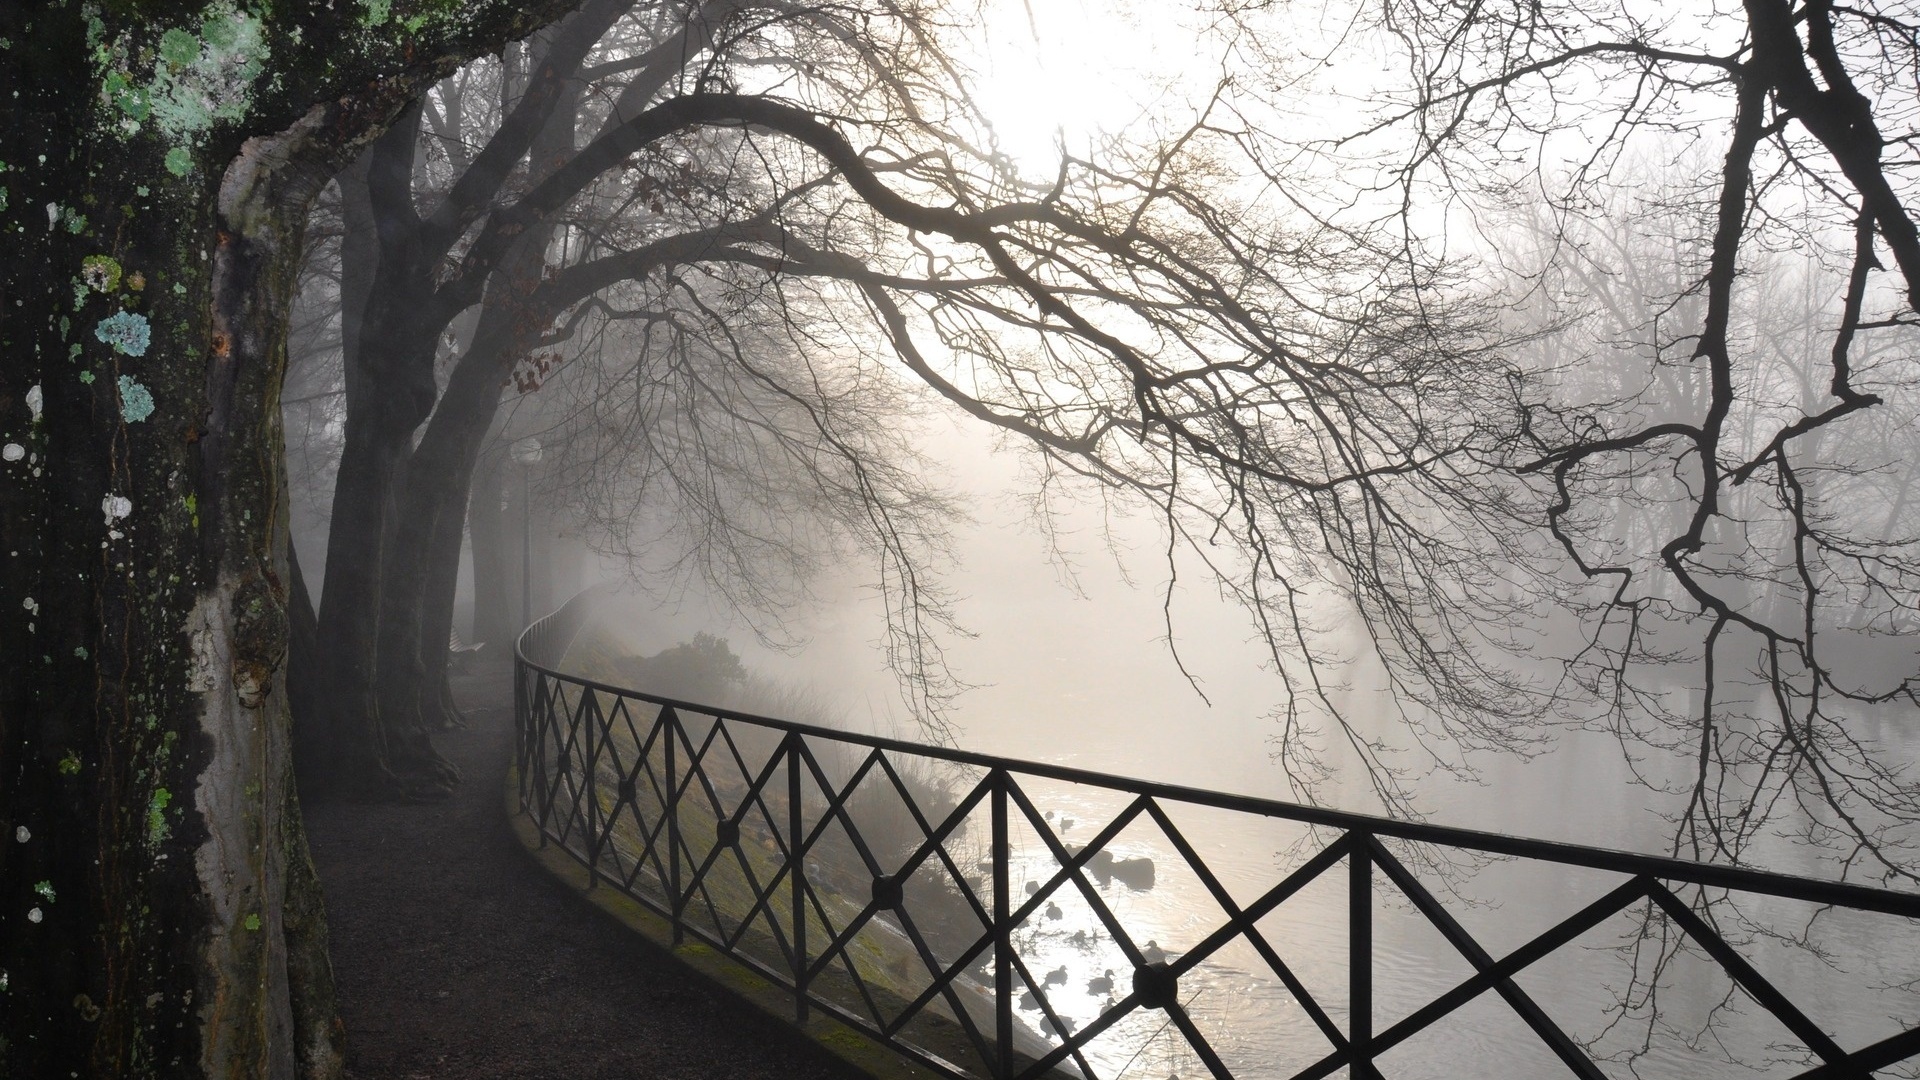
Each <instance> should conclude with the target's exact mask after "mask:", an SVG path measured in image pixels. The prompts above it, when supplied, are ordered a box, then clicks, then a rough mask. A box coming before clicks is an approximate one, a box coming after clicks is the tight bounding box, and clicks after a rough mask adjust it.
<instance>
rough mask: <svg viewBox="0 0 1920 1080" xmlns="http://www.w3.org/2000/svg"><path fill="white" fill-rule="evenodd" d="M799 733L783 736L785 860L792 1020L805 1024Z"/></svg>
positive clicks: (804, 895)
mask: <svg viewBox="0 0 1920 1080" xmlns="http://www.w3.org/2000/svg"><path fill="white" fill-rule="evenodd" d="M800 745H801V743H800V733H799V732H797V731H790V732H788V733H787V833H788V840H787V857H788V858H789V859H791V860H792V861H793V865H792V867H791V868H790V870H789V871H788V872H789V874H790V875H791V877H792V879H793V1018H794V1020H796V1021H798V1022H799V1023H803V1024H804V1023H806V1020H807V878H806V875H807V859H806V855H805V854H804V853H803V852H802V851H801V850H800V843H801V841H802V839H804V837H803V835H802V830H803V829H804V828H805V822H804V821H803V820H802V819H801V816H800Z"/></svg>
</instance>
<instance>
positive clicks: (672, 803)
mask: <svg viewBox="0 0 1920 1080" xmlns="http://www.w3.org/2000/svg"><path fill="white" fill-rule="evenodd" d="M658 723H659V725H660V738H661V739H663V740H665V741H666V744H667V745H666V757H667V761H666V766H667V767H666V773H667V800H666V802H667V805H666V815H667V911H668V912H669V913H670V914H671V915H672V922H673V943H674V944H675V945H678V944H680V942H681V939H682V937H683V936H684V935H683V933H682V931H681V929H680V916H681V914H682V913H683V910H684V909H683V908H682V906H681V903H680V782H679V780H678V779H677V778H676V777H675V776H674V768H673V759H674V755H675V749H674V744H675V743H677V742H679V741H680V740H679V739H678V737H677V734H678V732H679V729H680V714H679V713H677V712H674V711H673V706H671V705H662V706H660V718H659V720H658ZM656 865H658V864H656Z"/></svg>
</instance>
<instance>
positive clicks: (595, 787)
mask: <svg viewBox="0 0 1920 1080" xmlns="http://www.w3.org/2000/svg"><path fill="white" fill-rule="evenodd" d="M584 690H585V692H584V693H583V694H581V696H580V705H579V707H578V708H577V709H575V710H574V711H575V712H576V713H577V714H578V716H579V721H578V722H579V724H580V726H581V728H582V729H583V730H584V731H585V733H586V736H587V755H586V763H585V764H586V770H587V814H586V818H587V820H586V826H587V888H588V889H593V888H597V887H598V886H599V884H600V838H601V835H602V832H601V820H600V819H601V814H600V743H601V739H600V737H599V736H600V734H601V733H600V732H599V731H597V730H596V727H597V726H598V725H597V724H596V723H595V720H596V719H597V717H598V715H599V712H600V699H599V696H598V695H597V694H596V693H595V691H594V690H593V689H592V688H591V687H587V688H584Z"/></svg>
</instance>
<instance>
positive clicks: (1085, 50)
mask: <svg viewBox="0 0 1920 1080" xmlns="http://www.w3.org/2000/svg"><path fill="white" fill-rule="evenodd" d="M982 23H983V29H982V32H981V35H980V37H979V38H978V47H979V48H980V50H981V56H980V59H979V61H978V63H977V69H978V70H979V72H980V78H979V83H978V86H977V88H976V91H975V100H976V101H977V103H978V104H979V106H980V109H981V111H982V113H984V114H985V116H986V118H987V121H988V122H989V123H990V124H992V125H993V134H994V139H995V142H996V144H997V146H998V149H999V150H1000V152H1001V153H1003V154H1005V155H1006V156H1007V158H1008V159H1009V160H1010V161H1011V162H1012V163H1013V165H1014V166H1015V168H1017V169H1018V170H1019V171H1020V172H1021V173H1022V174H1025V175H1029V176H1040V175H1046V174H1050V173H1052V172H1053V171H1054V170H1055V169H1056V168H1058V166H1059V161H1060V151H1061V147H1062V146H1063V145H1064V146H1065V148H1066V149H1067V151H1068V152H1069V153H1072V154H1077V155H1085V154H1086V153H1088V150H1089V146H1090V144H1092V143H1093V142H1095V141H1097V140H1098V139H1099V138H1100V136H1102V135H1103V134H1114V133H1118V132H1120V131H1122V130H1124V129H1125V128H1127V127H1128V126H1129V125H1131V124H1133V123H1134V122H1136V121H1137V120H1139V119H1140V118H1141V117H1142V115H1143V114H1144V113H1145V111H1146V110H1147V109H1148V108H1149V107H1150V106H1151V105H1152V104H1154V103H1155V102H1156V101H1157V100H1158V99H1160V98H1162V97H1164V96H1165V93H1166V90H1165V89H1164V86H1165V84H1166V83H1167V81H1168V71H1167V69H1165V68H1163V67H1162V65H1161V61H1162V59H1163V57H1164V56H1165V55H1169V54H1171V51H1172V50H1171V49H1170V48H1167V47H1165V46H1166V45H1167V44H1170V43H1163V41H1161V40H1158V39H1161V38H1164V36H1165V35H1162V34H1157V33H1155V28H1153V27H1151V26H1150V25H1148V20H1145V19H1143V18H1142V17H1141V13H1140V12H1139V11H1138V10H1137V9H1136V8H1135V6H1134V5H1132V4H1115V3H1108V2H1101V3H1091V2H1086V0H1044V2H1034V0H995V2H993V3H990V4H986V5H983V8H982Z"/></svg>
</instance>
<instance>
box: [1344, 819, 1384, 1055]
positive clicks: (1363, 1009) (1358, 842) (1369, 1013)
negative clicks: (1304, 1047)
mask: <svg viewBox="0 0 1920 1080" xmlns="http://www.w3.org/2000/svg"><path fill="white" fill-rule="evenodd" d="M1347 835H1348V837H1349V838H1350V839H1351V840H1352V845H1351V846H1350V847H1348V848H1347V935H1348V944H1347V980H1348V982H1347V988H1348V994H1347V997H1348V1005H1349V1013H1350V1015H1349V1017H1348V1019H1347V1042H1348V1044H1349V1045H1350V1046H1351V1048H1352V1052H1353V1068H1352V1069H1351V1070H1350V1074H1351V1075H1352V1076H1353V1077H1354V1078H1355V1080H1375V1077H1377V1076H1378V1075H1379V1074H1378V1073H1376V1072H1375V1071H1374V1068H1373V847H1372V839H1373V838H1372V837H1371V836H1369V835H1368V834H1366V833H1359V832H1350V833H1348V834H1347Z"/></svg>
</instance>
